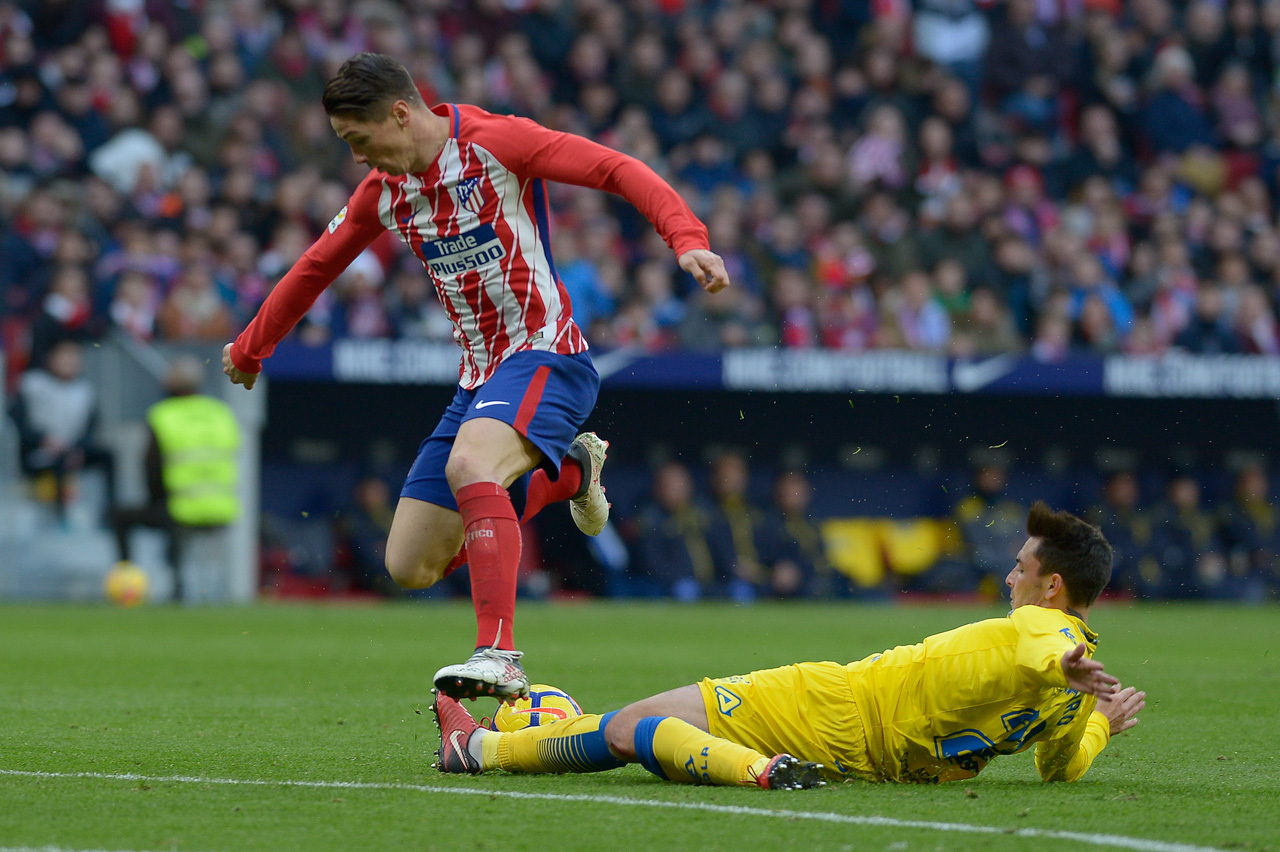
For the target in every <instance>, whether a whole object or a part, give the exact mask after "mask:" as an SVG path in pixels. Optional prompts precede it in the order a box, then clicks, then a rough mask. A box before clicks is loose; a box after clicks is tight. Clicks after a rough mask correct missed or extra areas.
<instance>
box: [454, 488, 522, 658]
mask: <svg viewBox="0 0 1280 852" xmlns="http://www.w3.org/2000/svg"><path fill="white" fill-rule="evenodd" d="M455 496H456V497H457V499H458V512H459V513H460V514H461V515H462V527H463V529H464V530H466V534H465V536H464V538H463V542H464V544H463V552H464V553H465V554H466V557H465V558H466V560H467V561H468V562H469V563H470V564H471V602H472V604H473V605H474V606H475V609H476V647H480V646H481V645H492V646H493V647H495V648H500V649H503V650H507V651H509V650H513V649H514V648H515V644H514V639H513V638H512V632H513V631H512V622H513V620H514V618H515V612H516V575H517V573H518V571H519V568H520V522H519V521H518V520H517V519H516V510H515V508H513V507H512V505H511V495H510V494H508V493H507V489H505V488H503V487H502V486H501V485H499V484H498V483H496V482H476V483H473V484H471V485H464V486H463V487H462V488H459V489H458V492H457V494H456V495H455ZM459 556H461V554H459ZM455 561H457V560H455ZM495 636H496V637H497V638H496V640H495V638H494V637H495Z"/></svg>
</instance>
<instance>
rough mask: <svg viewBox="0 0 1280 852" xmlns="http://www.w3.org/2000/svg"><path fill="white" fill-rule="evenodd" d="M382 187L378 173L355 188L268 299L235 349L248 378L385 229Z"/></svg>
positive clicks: (237, 361)
mask: <svg viewBox="0 0 1280 852" xmlns="http://www.w3.org/2000/svg"><path fill="white" fill-rule="evenodd" d="M381 191H382V183H381V180H380V178H379V173H378V172H370V173H369V175H368V176H367V177H366V178H365V179H364V180H363V181H362V182H361V183H360V185H359V186H358V187H356V191H355V192H354V193H352V195H351V199H350V201H348V202H347V206H346V207H344V208H342V210H341V211H339V212H338V214H337V215H336V216H334V218H333V221H331V222H330V223H329V227H328V228H326V229H325V231H324V233H322V234H321V235H320V239H318V240H316V241H315V242H314V243H313V244H312V245H311V248H309V249H307V250H306V252H305V253H303V255H302V257H300V258H298V262H297V263H295V264H294V265H293V267H292V268H291V269H290V270H289V271H288V272H286V273H285V275H284V277H283V278H281V279H280V283H278V284H276V286H275V289H273V290H272V291H271V294H270V295H268V296H267V298H266V301H264V302H263V303H262V307H261V308H259V309H258V315H257V316H256V317H254V318H253V321H252V322H250V323H249V326H248V327H247V328H246V329H245V330H244V331H243V332H241V334H240V336H239V337H237V338H236V339H235V341H234V342H233V343H232V344H231V363H233V364H235V365H236V368H237V369H239V370H241V371H243V372H245V373H257V372H259V371H261V370H262V361H263V360H264V359H266V358H269V357H271V353H272V352H274V351H275V348H276V344H277V343H279V342H280V340H281V339H282V338H283V337H284V336H285V335H286V334H288V333H289V331H290V330H291V329H292V328H293V327H294V326H295V325H297V324H298V320H300V319H302V316H303V314H305V313H306V312H307V311H308V310H310V309H311V306H312V305H313V304H315V301H316V299H317V298H319V296H320V294H321V293H322V292H324V289H325V288H326V287H328V286H329V285H330V284H332V283H333V280H334V279H335V278H337V277H338V276H339V275H341V274H342V273H343V272H344V271H345V270H346V268H347V267H348V266H350V265H351V261H353V260H355V259H356V257H357V256H358V255H359V254H360V252H362V251H364V250H365V249H366V248H368V246H369V244H370V243H371V242H373V241H374V240H375V239H377V237H378V235H379V234H381V233H382V232H383V231H384V230H385V228H384V227H383V225H382V222H381V221H380V220H379V218H378V200H379V197H380V196H381Z"/></svg>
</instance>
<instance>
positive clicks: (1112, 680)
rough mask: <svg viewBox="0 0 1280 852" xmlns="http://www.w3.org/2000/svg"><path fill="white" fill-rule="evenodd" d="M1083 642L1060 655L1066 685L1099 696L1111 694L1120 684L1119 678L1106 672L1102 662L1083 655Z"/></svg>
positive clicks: (1077, 690)
mask: <svg viewBox="0 0 1280 852" xmlns="http://www.w3.org/2000/svg"><path fill="white" fill-rule="evenodd" d="M1085 650H1086V649H1085V646H1084V643H1083V642H1081V643H1080V644H1079V645H1077V646H1075V647H1074V648H1072V649H1071V650H1070V651H1068V652H1067V653H1065V654H1063V655H1062V673H1063V674H1064V675H1066V676H1067V686H1069V687H1071V688H1072V689H1074V690H1075V691H1076V692H1087V693H1088V694H1090V695H1097V696H1099V697H1101V696H1104V695H1111V694H1112V693H1113V692H1115V691H1116V689H1118V688H1119V686H1120V680H1119V679H1118V678H1116V677H1115V676H1113V675H1109V674H1107V673H1106V672H1105V671H1104V670H1103V667H1102V663H1100V662H1098V661H1097V660H1093V659H1090V658H1089V657H1086V656H1085V655H1084V652H1085Z"/></svg>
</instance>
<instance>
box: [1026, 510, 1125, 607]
mask: <svg viewBox="0 0 1280 852" xmlns="http://www.w3.org/2000/svg"><path fill="white" fill-rule="evenodd" d="M1027 535H1029V536H1033V537H1035V538H1038V539H1040V549H1039V550H1037V551H1036V558H1037V559H1039V560H1040V576H1042V577H1043V576H1045V575H1046V574H1059V575H1061V576H1062V581H1063V583H1064V584H1066V587H1067V603H1069V604H1074V605H1076V606H1090V605H1091V604H1092V603H1093V602H1094V601H1095V600H1097V599H1098V595H1100V594H1102V590H1103V589H1104V588H1106V585H1107V582H1108V581H1109V580H1110V579H1111V545H1110V544H1108V543H1107V539H1106V536H1104V535H1103V534H1102V530H1100V529H1098V528H1097V527H1095V526H1094V525H1093V524H1090V523H1086V522H1085V521H1082V520H1080V519H1079V518H1077V517H1076V516H1075V515H1073V514H1071V513H1070V512H1062V511H1059V512H1055V511H1053V510H1052V509H1050V508H1049V507H1048V506H1046V505H1045V503H1044V501H1042V500H1037V501H1036V502H1035V505H1033V506H1032V507H1031V511H1030V512H1029V513H1028V514H1027Z"/></svg>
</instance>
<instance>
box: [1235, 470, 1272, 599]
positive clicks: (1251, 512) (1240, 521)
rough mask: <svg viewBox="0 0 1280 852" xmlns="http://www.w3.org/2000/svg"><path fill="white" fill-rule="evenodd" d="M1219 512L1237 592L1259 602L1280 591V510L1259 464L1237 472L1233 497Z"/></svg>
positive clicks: (1244, 597)
mask: <svg viewBox="0 0 1280 852" xmlns="http://www.w3.org/2000/svg"><path fill="white" fill-rule="evenodd" d="M1220 516H1221V524H1222V526H1221V530H1222V538H1223V544H1224V546H1225V547H1226V552H1227V559H1228V563H1229V572H1230V575H1231V580H1232V583H1233V584H1234V585H1235V587H1236V588H1235V590H1234V591H1235V593H1236V596H1238V597H1240V598H1242V599H1245V600H1250V601H1254V602H1257V601H1260V600H1262V599H1263V598H1265V597H1266V596H1267V595H1268V594H1269V595H1271V596H1272V597H1275V596H1276V595H1277V594H1280V510H1277V507H1276V505H1275V502H1274V501H1273V500H1272V499H1271V489H1270V482H1269V481H1268V477H1267V473H1266V471H1265V470H1264V469H1263V468H1262V467H1261V466H1260V465H1257V464H1251V465H1248V466H1246V467H1244V468H1243V469H1241V471H1240V473H1239V474H1237V476H1236V482H1235V488H1234V490H1233V492H1232V495H1231V500H1230V501H1229V502H1227V503H1226V504H1225V505H1223V506H1222V508H1221V510H1220Z"/></svg>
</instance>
